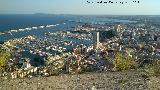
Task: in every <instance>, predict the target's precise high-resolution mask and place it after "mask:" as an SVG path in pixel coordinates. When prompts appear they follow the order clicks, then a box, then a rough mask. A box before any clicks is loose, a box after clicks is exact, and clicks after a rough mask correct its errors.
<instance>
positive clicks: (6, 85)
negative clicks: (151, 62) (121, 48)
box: [0, 71, 160, 90]
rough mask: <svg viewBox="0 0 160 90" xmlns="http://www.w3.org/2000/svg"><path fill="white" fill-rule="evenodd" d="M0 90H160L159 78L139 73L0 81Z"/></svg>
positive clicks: (106, 73)
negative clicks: (143, 75)
mask: <svg viewBox="0 0 160 90" xmlns="http://www.w3.org/2000/svg"><path fill="white" fill-rule="evenodd" d="M0 90H160V77H150V78H149V79H147V80H146V79H144V78H143V77H142V75H141V72H140V71H123V72H104V73H98V72H96V73H93V72H92V73H85V74H78V75H66V74H63V75H60V76H50V77H33V78H23V79H12V80H1V82H0Z"/></svg>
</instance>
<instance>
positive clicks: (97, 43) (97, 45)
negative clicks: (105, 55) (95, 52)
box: [96, 32, 99, 49]
mask: <svg viewBox="0 0 160 90" xmlns="http://www.w3.org/2000/svg"><path fill="white" fill-rule="evenodd" d="M96 48H97V49H98V48H99V32H97V42H96Z"/></svg>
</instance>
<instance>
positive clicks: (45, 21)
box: [0, 14, 131, 42]
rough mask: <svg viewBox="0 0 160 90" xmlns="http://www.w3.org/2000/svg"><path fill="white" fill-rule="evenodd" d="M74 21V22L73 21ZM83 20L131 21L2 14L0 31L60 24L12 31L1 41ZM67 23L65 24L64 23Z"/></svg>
mask: <svg viewBox="0 0 160 90" xmlns="http://www.w3.org/2000/svg"><path fill="white" fill-rule="evenodd" d="M72 21H74V22H72ZM79 21H82V22H103V23H106V22H131V21H129V20H119V19H109V18H96V17H92V16H87V17H86V16H75V15H47V14H46V15H45V14H44V15H43V14H42V15H41V14H33V15H25V14H24V15H0V32H7V31H9V30H18V29H25V28H30V27H39V26H42V25H43V26H46V25H51V24H52V25H55V24H59V26H56V27H51V28H43V29H36V30H32V31H24V32H12V34H5V35H0V42H2V41H7V40H9V39H13V38H20V37H24V36H28V35H44V33H46V32H55V31H59V30H71V29H73V28H71V27H74V26H77V25H81V24H82V23H79ZM64 23H65V24H64Z"/></svg>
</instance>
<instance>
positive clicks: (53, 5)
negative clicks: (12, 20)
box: [0, 0, 160, 15]
mask: <svg viewBox="0 0 160 90" xmlns="http://www.w3.org/2000/svg"><path fill="white" fill-rule="evenodd" d="M88 1H93V2H97V1H101V0H88ZM102 1H113V2H116V1H117V2H120V1H124V2H126V1H127V2H128V3H127V4H123V5H122V4H120V3H117V4H116V3H114V4H104V3H103V4H98V3H93V4H91V3H90V4H89V3H87V0H0V14H34V13H47V14H81V15H160V0H139V1H140V3H139V4H138V3H133V2H132V1H133V0H102Z"/></svg>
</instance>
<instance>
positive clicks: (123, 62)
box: [113, 53, 136, 71]
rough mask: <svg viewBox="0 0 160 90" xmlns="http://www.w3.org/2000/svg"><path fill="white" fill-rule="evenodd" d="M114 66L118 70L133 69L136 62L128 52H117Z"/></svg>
mask: <svg viewBox="0 0 160 90" xmlns="http://www.w3.org/2000/svg"><path fill="white" fill-rule="evenodd" d="M113 64H114V66H115V67H114V68H115V69H116V70H118V71H121V70H128V69H133V68H135V67H136V62H135V60H134V58H133V57H130V56H128V55H126V54H122V53H117V54H116V55H115V60H114V63H113Z"/></svg>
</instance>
